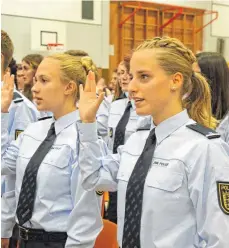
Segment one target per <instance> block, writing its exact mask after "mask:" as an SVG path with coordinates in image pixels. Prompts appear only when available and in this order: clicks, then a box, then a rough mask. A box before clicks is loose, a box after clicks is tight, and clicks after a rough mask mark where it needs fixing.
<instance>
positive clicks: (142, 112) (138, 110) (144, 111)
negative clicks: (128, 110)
mask: <svg viewBox="0 0 229 248" xmlns="http://www.w3.org/2000/svg"><path fill="white" fill-rule="evenodd" d="M136 113H137V115H141V116H145V115H151V113H150V111H147V109H145V108H137V107H136Z"/></svg>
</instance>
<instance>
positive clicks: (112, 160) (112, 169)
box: [80, 110, 229, 248]
mask: <svg viewBox="0 0 229 248" xmlns="http://www.w3.org/2000/svg"><path fill="white" fill-rule="evenodd" d="M192 123H195V122H194V121H193V120H191V119H190V118H189V116H188V114H187V111H186V110H184V111H183V112H181V113H179V114H177V115H175V116H173V117H171V118H169V119H167V120H165V121H163V122H162V123H160V124H159V125H158V126H157V127H156V130H155V133H156V138H157V146H156V149H155V153H154V156H153V159H152V164H151V168H150V170H149V172H148V175H147V177H146V181H145V187H144V192H143V205H142V218H141V233H140V235H141V248H172V247H173V248H194V247H196V248H213V247H214V248H228V247H229V215H228V214H225V213H224V212H223V211H222V210H221V207H220V203H219V202H220V201H219V199H221V200H222V199H223V198H222V197H224V200H222V201H223V202H224V203H225V208H226V211H228V213H229V203H228V194H229V192H228V191H229V146H228V145H227V144H226V143H225V142H224V141H223V140H222V139H220V138H216V139H207V138H206V137H205V136H204V135H202V134H200V133H198V132H196V131H193V130H191V129H190V128H188V127H186V125H187V124H192ZM93 125H94V124H81V125H80V139H81V150H80V151H81V153H80V168H81V171H82V176H83V187H84V188H85V189H88V190H94V189H96V190H104V191H112V190H113V191H114V190H116V189H118V242H119V246H120V247H122V235H123V226H124V218H125V198H126V189H127V184H128V181H129V178H130V175H131V173H132V171H133V168H134V166H135V164H136V162H137V160H138V158H139V156H140V155H141V153H142V151H143V147H144V145H145V143H146V139H147V137H148V135H149V130H148V131H147V130H145V131H137V132H136V133H134V134H133V135H131V137H130V138H129V139H128V141H127V142H126V144H125V145H124V146H123V147H120V148H119V154H117V155H115V156H114V155H112V154H110V155H109V154H108V155H107V156H105V157H103V155H102V154H101V153H100V148H99V144H98V143H97V137H96V128H95V127H94V126H93ZM96 147H97V148H96ZM217 182H222V183H224V184H227V185H226V186H225V190H224V193H222V195H221V193H220V192H222V191H219V190H218V191H217ZM217 192H218V194H219V196H217ZM226 199H227V200H226Z"/></svg>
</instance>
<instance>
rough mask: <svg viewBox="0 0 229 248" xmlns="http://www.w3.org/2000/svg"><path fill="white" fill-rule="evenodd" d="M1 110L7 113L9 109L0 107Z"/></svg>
mask: <svg viewBox="0 0 229 248" xmlns="http://www.w3.org/2000/svg"><path fill="white" fill-rule="evenodd" d="M1 112H2V113H3V114H7V113H9V109H5V108H2V109H1Z"/></svg>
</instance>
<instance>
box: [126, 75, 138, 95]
mask: <svg viewBox="0 0 229 248" xmlns="http://www.w3.org/2000/svg"><path fill="white" fill-rule="evenodd" d="M137 90H138V86H137V82H136V80H135V79H134V78H133V79H131V80H130V83H129V85H128V91H129V94H130V95H134V94H135V93H136V92H137Z"/></svg>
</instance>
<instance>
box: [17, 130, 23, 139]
mask: <svg viewBox="0 0 229 248" xmlns="http://www.w3.org/2000/svg"><path fill="white" fill-rule="evenodd" d="M22 132H24V130H20V129H16V130H15V140H16V139H17V138H18V136H19V134H20V133H22Z"/></svg>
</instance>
